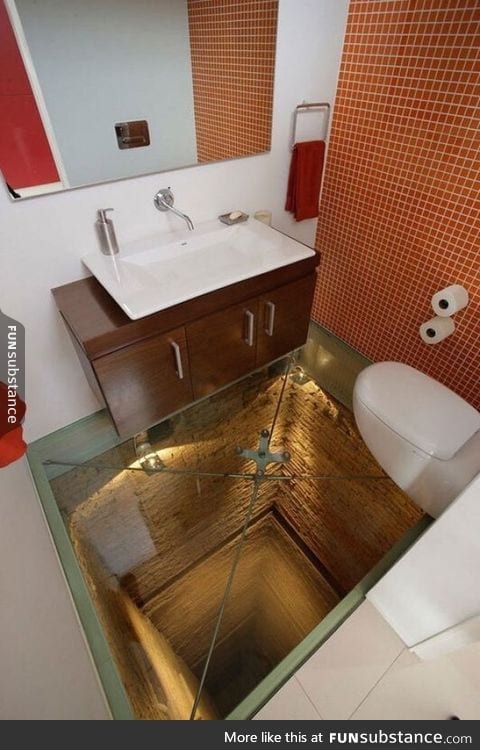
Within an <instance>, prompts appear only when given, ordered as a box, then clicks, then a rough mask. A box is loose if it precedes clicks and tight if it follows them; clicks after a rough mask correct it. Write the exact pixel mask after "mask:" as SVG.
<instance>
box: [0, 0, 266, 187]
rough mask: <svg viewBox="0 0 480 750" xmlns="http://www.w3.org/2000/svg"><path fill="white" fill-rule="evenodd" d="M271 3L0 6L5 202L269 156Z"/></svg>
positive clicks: (100, 0) (121, 0)
mask: <svg viewBox="0 0 480 750" xmlns="http://www.w3.org/2000/svg"><path fill="white" fill-rule="evenodd" d="M277 11H278V0H243V1H242V0H41V1H40V2H39V1H38V0H0V101H1V109H0V122H1V126H2V138H1V139H0V170H1V172H2V173H3V176H4V179H5V181H6V183H7V186H8V188H9V192H10V195H11V196H12V198H14V199H15V200H17V199H18V198H24V197H30V196H33V195H39V194H43V193H49V192H54V191H58V190H66V189H69V188H75V187H79V186H82V185H92V184H95V183H99V182H109V181H112V180H118V179H123V178H126V177H134V176H138V175H143V174H148V173H155V172H162V171H165V170H171V169H177V168H180V167H186V166H191V165H195V164H204V163H209V162H212V161H220V160H223V159H235V158H239V157H242V156H249V155H253V154H259V153H263V152H265V151H268V150H269V149H270V140H271V125H272V107H273V80H274V67H275V46H276V30H277Z"/></svg>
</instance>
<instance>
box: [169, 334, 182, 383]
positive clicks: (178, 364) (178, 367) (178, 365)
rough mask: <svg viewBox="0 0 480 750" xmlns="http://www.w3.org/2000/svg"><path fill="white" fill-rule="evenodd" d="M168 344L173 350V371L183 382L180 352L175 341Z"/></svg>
mask: <svg viewBox="0 0 480 750" xmlns="http://www.w3.org/2000/svg"><path fill="white" fill-rule="evenodd" d="M170 344H171V347H172V349H173V356H174V357H175V370H176V372H177V375H178V378H179V380H183V365H182V352H181V350H180V347H179V345H178V344H177V342H176V341H170Z"/></svg>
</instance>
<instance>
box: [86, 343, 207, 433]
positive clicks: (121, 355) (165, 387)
mask: <svg viewBox="0 0 480 750" xmlns="http://www.w3.org/2000/svg"><path fill="white" fill-rule="evenodd" d="M92 366H93V369H94V371H95V374H96V376H97V379H98V382H99V384H100V387H101V389H102V391H103V394H104V396H105V401H106V403H107V406H108V408H109V410H110V414H111V416H112V419H113V421H114V423H115V427H116V428H117V432H118V434H119V435H120V436H121V437H127V436H130V435H133V434H134V433H135V432H140V431H141V430H144V429H145V428H146V427H150V426H151V425H152V424H155V423H156V422H159V421H160V420H161V419H162V418H163V417H165V416H167V415H168V414H171V413H172V412H174V411H176V410H177V409H180V408H181V407H182V406H185V405H186V404H188V403H189V402H190V401H191V400H192V398H193V394H192V385H191V380H190V368H189V365H188V357H187V347H186V341H185V329H184V328H178V329H177V330H175V331H171V332H169V333H168V334H163V335H161V336H152V337H151V338H149V339H145V340H144V341H139V342H138V343H136V344H131V345H130V346H125V347H123V348H122V349H119V350H118V351H116V352H113V353H112V354H106V355H105V356H104V357H99V358H98V359H95V360H94V361H93V362H92Z"/></svg>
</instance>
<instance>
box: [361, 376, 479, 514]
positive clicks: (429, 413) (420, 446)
mask: <svg viewBox="0 0 480 750" xmlns="http://www.w3.org/2000/svg"><path fill="white" fill-rule="evenodd" d="M353 411H354V414H355V420H356V422H357V426H358V429H359V430H360V434H361V435H362V437H363V439H364V441H365V443H366V444H367V446H368V448H369V449H370V451H371V452H372V454H373V455H374V457H375V458H376V459H377V461H378V463H379V464H380V465H381V466H382V467H383V469H384V470H385V471H386V473H387V474H388V475H389V476H390V477H391V478H392V479H393V481H394V482H395V483H396V484H398V486H399V487H401V488H402V489H403V490H405V492H406V493H407V495H409V496H410V497H411V498H412V500H414V501H415V502H416V503H417V504H418V505H419V506H420V507H421V508H423V509H424V510H425V511H426V512H427V513H430V515H431V516H433V517H434V518H436V517H437V516H439V515H440V513H442V512H443V511H444V510H445V508H446V507H447V505H449V504H450V503H451V501H452V500H453V499H454V498H455V497H456V496H457V495H458V494H459V493H460V492H461V491H462V490H463V489H464V487H465V486H466V485H467V484H468V483H469V482H470V481H471V480H472V479H473V477H474V476H475V475H476V474H478V473H479V472H480V413H479V412H478V411H476V409H474V408H473V406H470V404H468V403H467V402H466V401H464V400H463V399H462V398H460V396H457V394H456V393H453V391H451V390H450V389H449V388H447V387H446V386H444V385H442V384H441V383H438V382H437V381H436V380H434V379H433V378H430V377H428V375H424V374H423V373H422V372H419V371H418V370H415V369H414V368H413V367H409V366H408V365H403V364H401V363H399V362H379V363H377V364H374V365H370V366H369V367H367V368H366V369H365V370H362V372H361V373H360V375H359V376H358V378H357V380H356V382H355V387H354V391H353Z"/></svg>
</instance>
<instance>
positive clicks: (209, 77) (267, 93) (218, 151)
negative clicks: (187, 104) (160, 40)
mask: <svg viewBox="0 0 480 750" xmlns="http://www.w3.org/2000/svg"><path fill="white" fill-rule="evenodd" d="M277 11H278V0H188V17H189V24H190V45H191V53H192V71H193V96H194V104H195V124H196V131H197V151H198V160H199V161H200V162H206V161H216V160H218V159H230V158H234V157H239V156H247V155H249V154H255V153H260V152H263V151H268V150H269V149H270V139H271V129H272V108H273V77H274V68H275V43H276V34H277Z"/></svg>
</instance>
